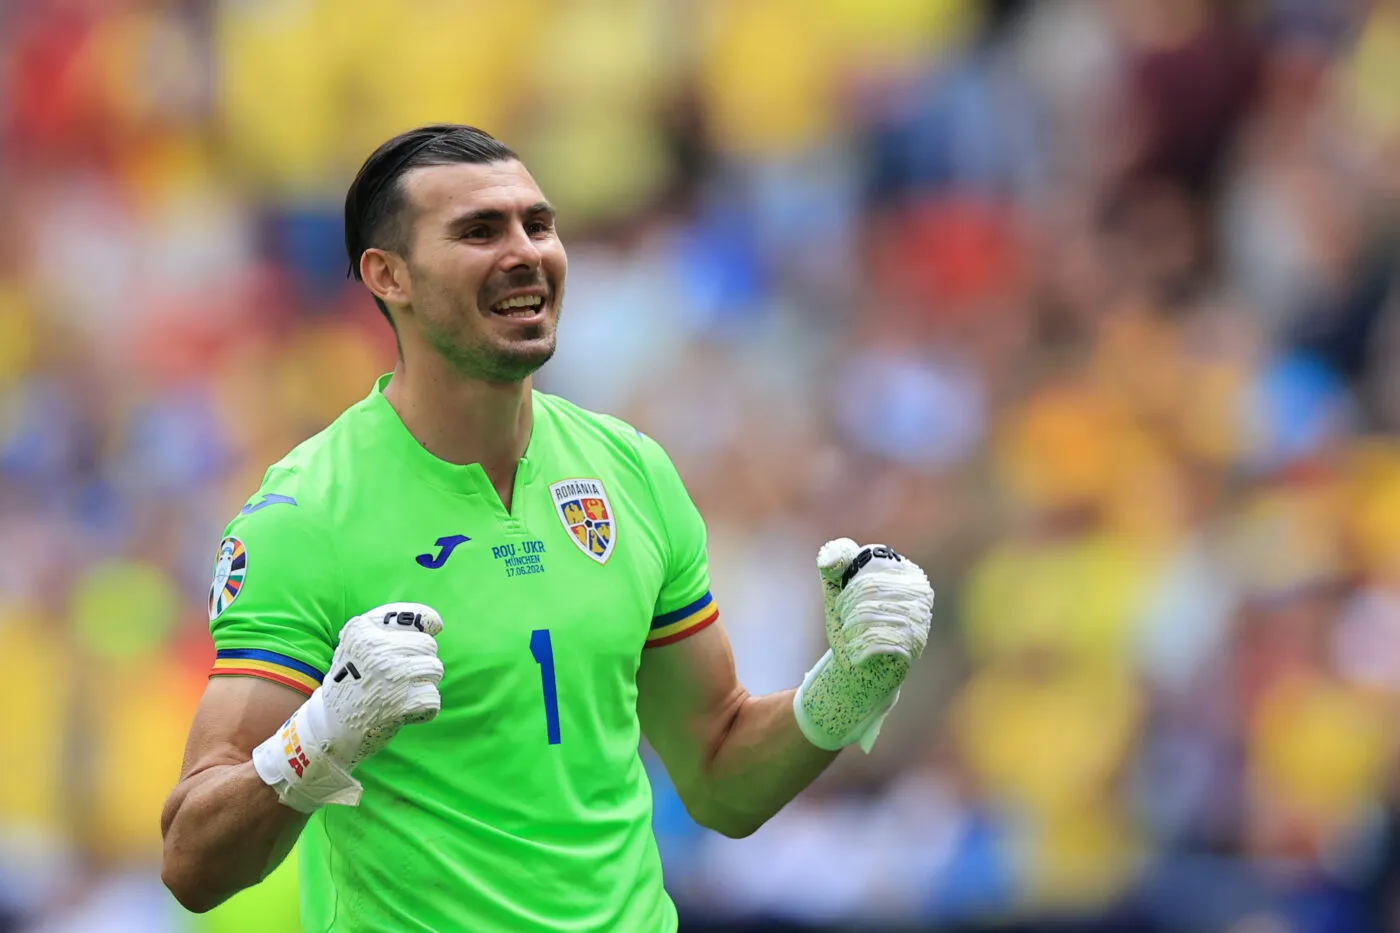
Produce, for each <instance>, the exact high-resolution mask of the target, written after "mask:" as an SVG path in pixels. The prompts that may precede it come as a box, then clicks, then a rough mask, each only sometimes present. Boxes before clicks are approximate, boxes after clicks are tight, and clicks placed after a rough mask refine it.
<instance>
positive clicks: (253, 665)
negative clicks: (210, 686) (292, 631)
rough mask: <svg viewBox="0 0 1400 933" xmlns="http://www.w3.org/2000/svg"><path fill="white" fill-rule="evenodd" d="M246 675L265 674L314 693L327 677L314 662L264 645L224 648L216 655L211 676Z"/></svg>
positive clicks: (262, 676)
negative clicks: (278, 651) (314, 665)
mask: <svg viewBox="0 0 1400 933" xmlns="http://www.w3.org/2000/svg"><path fill="white" fill-rule="evenodd" d="M235 674H242V675H245V676H249V677H261V678H263V679H265V680H271V681H274V682H276V683H279V684H283V685H285V686H288V687H291V688H292V689H293V690H298V691H300V692H302V693H304V694H306V695H307V696H310V695H311V693H312V691H314V690H315V689H316V688H317V687H318V686H319V685H320V683H321V678H322V677H323V676H324V675H323V674H322V673H321V672H320V671H318V670H316V668H314V667H312V666H311V665H310V664H306V663H304V662H302V661H298V660H297V659H296V658H289V657H287V656H286V655H285V654H278V653H277V652H275V651H264V650H262V649H260V648H223V649H221V650H220V651H219V652H218V653H217V654H216V655H215V656H214V668H213V669H212V670H211V671H210V672H209V676H210V677H214V676H217V675H235Z"/></svg>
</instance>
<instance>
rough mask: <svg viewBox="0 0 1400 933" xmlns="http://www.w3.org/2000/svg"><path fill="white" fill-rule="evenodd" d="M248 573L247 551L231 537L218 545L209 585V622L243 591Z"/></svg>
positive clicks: (240, 542)
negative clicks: (244, 580)
mask: <svg viewBox="0 0 1400 933" xmlns="http://www.w3.org/2000/svg"><path fill="white" fill-rule="evenodd" d="M247 573H248V550H247V548H245V547H244V546H243V542H242V541H239V540H238V539H237V538H235V537H233V536H231V535H230V536H229V537H227V538H225V539H224V540H223V541H221V542H220V543H219V559H218V561H217V562H215V564H214V582H213V583H211V584H209V621H210V622H213V621H214V620H215V619H217V618H218V617H219V614H220V613H222V612H223V611H224V610H225V609H227V608H228V607H229V604H230V603H232V602H233V601H234V600H235V599H237V598H238V594H239V592H240V591H241V590H242V589H243V577H244V576H245V575H246V574H247Z"/></svg>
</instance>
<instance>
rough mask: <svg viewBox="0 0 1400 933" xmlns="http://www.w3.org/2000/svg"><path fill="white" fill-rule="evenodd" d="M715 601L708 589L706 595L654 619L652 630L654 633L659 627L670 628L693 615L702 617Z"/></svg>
mask: <svg viewBox="0 0 1400 933" xmlns="http://www.w3.org/2000/svg"><path fill="white" fill-rule="evenodd" d="M714 601H715V600H714V597H713V596H711V595H710V594H709V592H708V591H707V592H706V593H705V595H704V596H701V597H700V598H699V599H697V600H696V601H695V602H693V603H691V604H690V605H688V606H682V607H681V608H679V609H677V610H675V611H673V612H667V613H665V614H664V615H659V616H657V617H656V618H654V619H652V620H651V630H652V632H653V633H655V632H656V631H658V630H659V629H663V628H668V627H670V626H672V625H675V624H676V623H677V622H684V621H685V620H687V619H689V618H692V617H694V618H700V617H701V616H703V615H704V614H705V610H706V609H707V608H709V606H710V604H711V603H713V602H714Z"/></svg>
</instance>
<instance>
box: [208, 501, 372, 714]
mask: <svg viewBox="0 0 1400 933" xmlns="http://www.w3.org/2000/svg"><path fill="white" fill-rule="evenodd" d="M275 485H276V484H275V483H273V484H272V485H268V484H265V485H264V489H263V490H261V491H260V492H259V493H258V495H256V496H254V498H253V499H252V500H250V501H249V503H248V504H247V505H245V506H244V507H243V509H242V510H241V511H240V512H239V514H238V515H236V516H235V517H234V519H233V521H231V522H229V524H228V527H227V528H226V529H225V530H224V539H223V540H222V541H221V542H220V543H219V551H218V555H217V557H216V558H215V561H214V578H213V581H212V582H211V584H210V587H209V630H210V633H211V634H212V635H213V638H214V649H215V660H214V668H213V670H212V671H211V672H210V676H218V675H243V676H250V677H262V678H264V679H266V680H271V681H275V682H276V683H279V684H283V685H285V686H288V687H292V688H293V689H295V690H299V691H300V692H302V693H304V694H307V695H310V694H311V692H312V691H313V690H315V689H316V687H317V686H318V685H319V684H320V683H321V678H322V677H323V676H324V675H325V671H326V669H327V668H329V667H330V662H331V655H332V653H333V652H334V650H335V640H336V637H337V635H338V633H339V631H340V626H341V625H342V624H343V623H344V622H345V619H344V614H345V608H344V604H345V599H344V590H343V586H342V581H341V579H340V572H339V569H338V567H337V563H336V560H335V555H334V553H333V551H332V549H331V546H330V539H329V535H328V534H327V533H326V532H325V530H324V529H321V528H319V527H318V526H317V523H316V521H315V516H314V513H313V512H312V510H311V509H310V508H308V507H306V505H305V504H303V503H298V502H297V500H296V497H295V496H294V495H289V494H286V493H283V492H276V491H268V490H270V489H273V488H274V487H275Z"/></svg>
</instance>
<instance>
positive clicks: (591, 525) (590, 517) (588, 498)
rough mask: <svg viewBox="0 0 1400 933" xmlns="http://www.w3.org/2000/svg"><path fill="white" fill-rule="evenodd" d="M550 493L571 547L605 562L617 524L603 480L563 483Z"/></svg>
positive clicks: (613, 539)
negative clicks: (571, 543) (574, 546)
mask: <svg viewBox="0 0 1400 933" xmlns="http://www.w3.org/2000/svg"><path fill="white" fill-rule="evenodd" d="M549 494H550V497H551V498H552V499H553V500H554V510H555V511H556V512H558V513H559V520H560V521H561V522H563V523H564V528H565V529H566V530H567V531H568V532H569V537H570V538H572V539H573V541H574V544H577V545H578V546H579V550H581V551H583V553H585V554H587V555H588V556H589V557H591V558H593V559H594V560H596V561H597V562H598V563H600V564H602V563H606V562H607V559H608V558H609V557H611V556H612V552H613V546H614V544H615V543H616V542H617V521H616V519H615V518H614V516H613V510H612V503H610V502H609V501H608V493H607V490H605V489H603V482H602V480H596V479H566V480H562V481H560V482H557V483H555V484H554V485H552V486H550V487H549Z"/></svg>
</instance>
